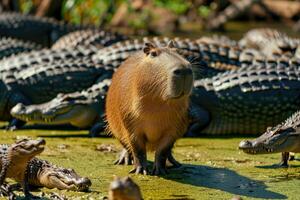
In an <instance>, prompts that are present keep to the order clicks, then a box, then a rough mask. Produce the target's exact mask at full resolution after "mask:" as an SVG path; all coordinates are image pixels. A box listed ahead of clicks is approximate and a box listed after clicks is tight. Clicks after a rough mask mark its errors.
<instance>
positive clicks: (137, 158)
mask: <svg viewBox="0 0 300 200" xmlns="http://www.w3.org/2000/svg"><path fill="white" fill-rule="evenodd" d="M132 154H133V160H134V168H133V169H132V170H131V171H130V173H135V174H144V175H147V174H148V172H147V155H146V146H145V144H144V143H143V144H141V143H140V142H137V141H134V142H132Z"/></svg>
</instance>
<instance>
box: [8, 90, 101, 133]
mask: <svg viewBox="0 0 300 200" xmlns="http://www.w3.org/2000/svg"><path fill="white" fill-rule="evenodd" d="M91 105H92V101H91V99H89V98H88V97H85V96H84V95H81V94H80V93H79V92H77V93H72V94H58V95H57V96H56V98H54V99H52V100H51V101H49V102H46V103H43V104H37V105H28V106H26V105H24V104H22V103H19V104H17V105H16V106H15V107H13V108H12V109H11V115H12V116H13V117H15V118H17V119H20V120H23V121H26V122H32V123H36V124H72V125H74V126H77V127H80V128H85V127H88V126H90V125H92V123H94V122H95V119H96V118H97V117H98V116H99V113H97V110H95V109H93V108H92V107H91ZM98 111H101V109H99V110H98Z"/></svg>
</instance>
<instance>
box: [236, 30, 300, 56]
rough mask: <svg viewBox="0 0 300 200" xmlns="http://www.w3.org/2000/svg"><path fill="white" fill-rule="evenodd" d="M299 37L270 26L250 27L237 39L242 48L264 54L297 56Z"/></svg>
mask: <svg viewBox="0 0 300 200" xmlns="http://www.w3.org/2000/svg"><path fill="white" fill-rule="evenodd" d="M299 44H300V40H299V39H295V38H291V37H289V36H287V35H286V34H285V33H283V32H279V31H277V30H275V29H270V28H259V29H252V30H250V31H249V32H247V33H246V34H245V35H244V37H243V38H242V39H241V40H240V41H239V45H240V46H241V47H242V48H253V49H257V50H258V51H261V52H262V53H263V54H265V55H266V56H277V57H281V56H287V57H293V56H298V55H297V54H296V51H297V48H298V46H299Z"/></svg>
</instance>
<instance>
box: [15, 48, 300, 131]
mask: <svg viewBox="0 0 300 200" xmlns="http://www.w3.org/2000/svg"><path fill="white" fill-rule="evenodd" d="M101 51H102V50H101ZM121 52H122V53H123V52H124V50H123V51H121ZM242 54H243V53H241V54H240V55H242ZM112 55H113V54H112ZM249 57H250V56H249ZM249 57H248V58H249ZM111 58H112V60H114V59H116V60H118V58H117V57H113V56H111ZM214 60H216V58H214ZM103 63H105V65H108V63H113V62H107V60H106V61H103ZM112 65H115V66H114V67H117V66H118V65H117V64H114V63H113V64H112ZM299 66H300V63H299V61H298V60H295V59H291V60H289V61H286V60H284V59H274V60H261V59H260V58H259V59H252V61H251V62H250V61H249V62H248V61H246V59H245V60H244V61H240V65H239V66H238V69H239V70H233V71H235V72H231V73H232V74H226V75H225V77H224V78H222V75H219V76H216V78H217V79H218V78H220V79H221V81H223V82H224V84H225V85H227V84H228V83H227V82H226V81H227V80H230V78H232V79H233V80H232V81H233V83H234V84H233V85H229V86H227V87H228V88H225V89H224V90H221V91H220V92H219V91H215V92H216V94H215V95H216V96H217V97H216V98H219V97H218V96H220V98H223V100H222V99H221V100H220V104H223V105H219V102H216V103H215V104H216V105H215V107H216V108H218V106H220V107H222V106H225V103H226V101H228V100H226V98H229V99H230V98H231V97H228V96H229V95H230V93H233V94H234V95H235V96H234V97H233V98H236V99H237V100H236V101H235V102H241V105H243V104H245V105H244V106H250V104H251V102H248V101H246V97H247V96H249V98H254V99H253V101H254V103H253V105H252V106H256V104H258V102H262V104H264V103H265V104H266V105H267V103H271V104H274V103H278V105H281V104H284V103H285V100H286V99H285V98H283V97H282V96H281V97H280V98H279V100H278V102H276V101H274V102H269V101H271V100H270V99H269V100H267V99H264V98H263V97H262V96H257V94H260V93H262V92H261V91H263V92H265V93H266V94H267V93H268V92H269V93H272V92H274V94H280V93H283V92H286V93H287V94H290V93H291V94H290V95H292V96H293V95H294V96H297V95H298V90H297V89H298V88H292V89H291V90H289V88H279V89H278V88H276V87H275V86H276V84H279V79H283V81H285V82H287V84H293V80H284V79H285V78H286V77H288V78H295V73H294V69H296V68H297V67H299ZM114 67H112V68H114ZM253 67H254V68H253ZM282 68H286V69H285V70H283V71H282ZM114 69H116V68H114ZM242 69H243V70H242ZM297 69H298V68H297ZM255 70H258V74H255ZM289 70H291V72H290V71H289ZM205 71H206V69H205V67H203V66H202V70H199V71H198V72H195V73H196V74H200V75H197V76H198V77H203V76H202V75H201V73H203V72H204V73H206V72H205ZM247 73H250V74H249V75H248V74H247ZM264 73H267V75H266V76H265V75H264ZM268 73H270V74H268ZM282 73H283V74H282ZM285 73H287V74H288V75H286V74H285ZM293 73H294V74H293ZM197 76H196V77H197ZM226 76H228V77H226ZM240 76H242V77H240ZM274 77H275V78H274ZM263 78H265V79H266V80H264V79H263ZM257 79H259V81H258V80H257ZM273 79H275V80H274V81H273ZM196 80H197V83H203V84H209V85H210V84H212V83H211V82H213V81H214V80H215V79H214V78H211V79H203V80H204V82H201V81H202V78H196ZM239 81H240V82H239ZM247 81H248V83H247ZM255 81H256V82H255ZM276 81H277V82H276ZM217 82H220V81H219V80H217ZM285 82H284V83H285ZM230 84H231V83H230ZM239 84H240V85H239ZM247 84H250V85H252V84H254V86H255V85H258V89H259V87H261V90H260V92H259V91H255V90H254V89H253V91H243V90H244V89H247ZM264 84H267V85H266V86H265V85H264ZM269 84H274V88H272V89H271V90H267V88H266V87H267V86H269ZM204 86H205V85H203V86H201V87H204ZM199 87H200V85H199ZM201 87H200V88H201ZM231 87H232V88H231ZM208 89H209V90H207V91H206V90H205V91H204V92H203V91H202V90H200V89H197V88H196V89H195V90H194V93H193V96H196V99H197V98H199V96H201V95H203V96H208V97H210V98H211V99H208V100H207V101H208V102H211V100H214V99H213V97H212V96H211V95H212V93H213V92H214V91H213V89H212V87H210V88H208ZM248 89H249V88H248ZM218 90H220V89H219V86H218ZM237 90H238V91H237ZM285 90H286V91H285ZM90 92H91V93H93V90H90ZM199 92H200V94H201V95H198V94H197V93H199ZM87 93H89V92H81V93H76V94H75V95H74V94H64V95H61V96H58V97H57V98H55V99H53V100H51V101H49V102H46V103H44V104H41V105H23V104H19V105H18V106H16V107H15V108H13V109H12V115H13V116H14V117H16V118H18V119H22V120H24V121H27V122H38V123H43V124H51V123H52V124H53V123H62V122H64V123H66V122H69V123H72V120H73V119H74V118H77V116H78V115H76V114H70V113H73V112H74V113H76V112H75V111H76V110H81V109H80V108H81V107H82V103H78V104H77V109H74V108H76V106H75V104H76V100H74V97H76V98H77V99H81V98H83V99H85V98H86V97H85V95H83V94H87ZM203 93H205V94H203ZM252 93H254V95H253V94H252ZM78 94H79V96H81V97H79V96H78ZM101 95H103V98H105V91H104V93H101ZM222 95H225V97H224V96H222ZM64 96H65V97H68V96H72V98H71V100H72V101H69V102H68V101H63V99H64V98H63V97H64ZM256 96H257V97H256ZM201 98H202V97H201ZM255 98H257V99H255ZM203 99H206V98H203ZM224 99H225V100H226V101H225V100H224ZM290 100H291V104H292V105H293V106H295V105H296V100H295V98H294V99H290ZM197 101H198V100H196V102H197ZM214 101H215V100H214ZM244 101H245V102H244ZM74 102H75V103H74ZM86 102H88V104H86V105H85V108H86V109H84V110H85V111H86V112H84V113H93V112H92V111H90V109H87V108H92V107H93V106H91V105H93V104H95V103H101V105H102V102H103V101H98V102H94V101H86ZM92 102H94V103H92ZM235 102H234V101H233V102H230V101H228V102H227V104H228V105H230V106H228V108H226V109H224V110H228V109H230V107H233V106H236V107H237V108H238V109H240V107H239V106H238V105H236V103H235ZM197 104H198V103H196V104H195V106H191V109H190V113H191V122H196V121H197V119H198V118H200V119H201V121H202V120H203V119H204V121H206V123H208V122H209V121H210V117H209V116H210V115H211V114H213V115H217V114H216V113H215V112H219V111H218V110H214V109H212V108H209V107H208V109H209V113H210V114H208V112H207V111H205V112H204V111H203V109H200V108H199V106H197ZM231 104H232V105H231ZM276 105H277V104H276ZM211 107H213V106H211ZM256 107H257V106H256ZM204 109H206V106H204ZM218 109H220V110H222V108H218ZM257 109H258V108H257ZM257 109H256V111H257V113H253V111H252V112H250V113H251V114H249V116H248V118H251V116H252V117H257V116H256V115H258V116H260V117H258V118H259V119H260V118H264V117H266V119H263V120H262V121H263V123H261V126H260V127H259V128H257V130H252V132H253V133H256V134H257V133H259V130H262V129H263V128H265V126H266V125H268V124H271V125H273V124H274V123H277V122H278V119H276V120H275V119H273V118H272V117H273V116H272V117H271V116H269V115H268V114H267V113H264V112H265V111H263V110H261V111H260V110H257ZM293 109H294V108H293ZM293 109H290V108H289V109H287V110H293ZM99 111H101V112H100V114H101V115H102V113H103V112H102V110H98V112H99ZM283 111H284V113H287V112H288V111H286V110H283ZM228 112H229V114H230V113H231V112H232V113H235V115H238V114H236V112H235V111H234V109H231V110H228ZM289 112H290V111H289ZM84 113H83V112H81V113H80V114H82V115H88V114H84ZM201 113H202V114H204V116H202V114H201ZM199 115H200V116H199ZM91 116H94V115H93V114H91ZM202 117H203V119H202ZM223 117H224V118H226V115H225V114H224V116H223ZM233 117H234V119H235V118H240V117H236V116H233ZM213 118H216V117H215V116H214V117H213ZM60 119H63V120H60ZM228 119H231V117H229V118H228ZM240 119H241V120H242V118H240ZM254 119H255V118H254ZM84 120H86V118H85V119H84ZM93 120H94V118H92V119H91V121H89V122H88V123H89V124H91V123H94V121H93ZM217 120H219V121H220V120H221V119H218V118H217ZM222 120H223V119H222ZM232 120H233V119H232ZM244 120H245V121H243V123H247V120H249V119H247V120H246V119H244ZM86 123H87V122H86ZM212 123H213V124H214V126H217V125H216V123H218V122H216V121H215V120H212ZM237 123H238V122H237ZM73 124H75V123H73ZM101 124H103V123H97V124H96V125H97V126H93V128H92V129H91V131H90V133H91V136H95V135H96V133H97V132H99V130H102V129H101V127H102V126H101ZM198 125H199V123H192V126H191V130H195V129H197V127H198ZM201 126H203V125H201ZM94 127H97V128H94ZM220 131H221V133H220V134H222V133H223V132H224V130H222V129H221V130H220ZM230 131H231V130H230V129H229V130H227V132H226V133H228V132H230ZM232 131H237V133H248V132H249V130H247V129H242V128H241V127H240V129H239V130H235V129H233V130H232ZM209 132H210V131H209ZM231 133H232V132H231ZM188 135H190V136H191V135H192V134H188Z"/></svg>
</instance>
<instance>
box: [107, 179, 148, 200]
mask: <svg viewBox="0 0 300 200" xmlns="http://www.w3.org/2000/svg"><path fill="white" fill-rule="evenodd" d="M108 199H109V200H142V199H143V197H142V194H141V191H140V188H139V186H138V185H137V184H136V183H134V182H133V180H132V179H131V178H130V177H124V178H122V179H120V178H118V177H116V178H115V180H114V181H112V182H111V184H110V186H109V191H108Z"/></svg>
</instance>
